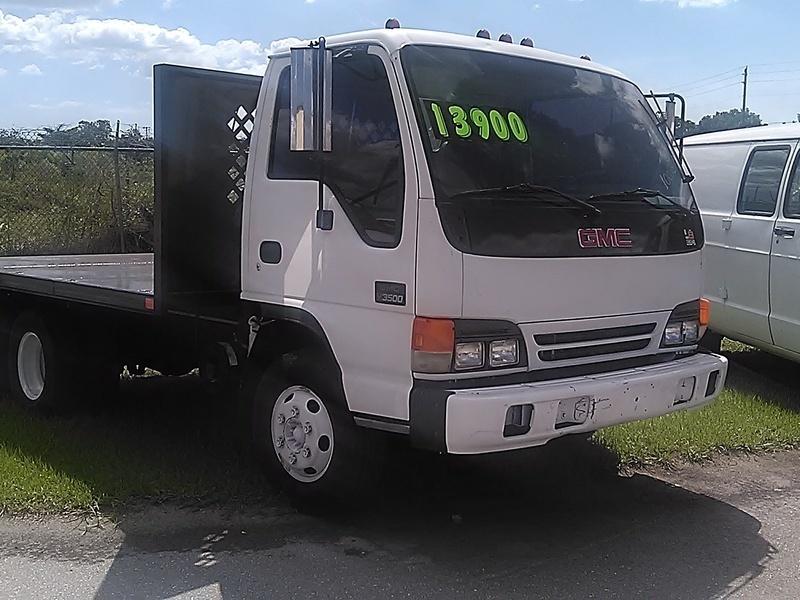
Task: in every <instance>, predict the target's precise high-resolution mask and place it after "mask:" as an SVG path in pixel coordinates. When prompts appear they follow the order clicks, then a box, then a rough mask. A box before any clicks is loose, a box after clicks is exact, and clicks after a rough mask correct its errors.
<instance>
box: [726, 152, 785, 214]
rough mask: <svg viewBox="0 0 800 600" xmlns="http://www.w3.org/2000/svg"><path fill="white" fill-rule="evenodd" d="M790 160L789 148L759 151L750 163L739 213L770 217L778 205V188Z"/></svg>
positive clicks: (745, 175)
mask: <svg viewBox="0 0 800 600" xmlns="http://www.w3.org/2000/svg"><path fill="white" fill-rule="evenodd" d="M788 159H789V147H788V146H781V147H777V148H776V147H772V148H758V149H756V150H755V151H754V152H753V153H752V154H751V155H750V160H749V161H748V162H747V168H746V169H745V174H744V179H743V180H742V187H741V190H740V191H739V201H738V202H737V204H736V212H738V213H739V214H742V215H762V216H770V215H772V214H774V213H775V205H776V204H777V203H778V188H780V185H781V178H782V177H783V170H784V169H785V168H786V161H787V160H788Z"/></svg>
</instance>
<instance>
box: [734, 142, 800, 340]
mask: <svg viewBox="0 0 800 600" xmlns="http://www.w3.org/2000/svg"><path fill="white" fill-rule="evenodd" d="M792 147H793V146H791V145H789V144H781V143H779V144H769V145H754V146H753V149H752V151H751V152H750V156H749V158H748V160H747V165H746V166H745V170H744V174H743V176H742V182H741V185H740V186H739V195H738V198H737V201H736V210H735V211H734V212H733V214H732V215H731V226H730V231H731V235H730V246H731V253H730V254H729V256H728V261H727V263H726V265H725V285H726V288H727V289H726V292H727V301H726V304H727V307H728V311H729V316H730V317H731V318H730V320H729V324H730V325H731V326H732V329H733V331H734V333H738V334H740V335H741V336H742V337H744V338H749V339H751V340H753V341H760V342H766V343H767V344H771V343H772V335H771V333H770V326H769V314H770V306H769V300H770V299H769V284H770V280H769V267H770V264H769V263H770V252H771V250H772V239H773V235H774V233H773V229H774V228H775V212H776V206H777V203H778V192H779V190H780V187H781V181H782V179H783V173H784V170H785V169H786V163H787V162H788V159H789V154H790V152H791V150H792Z"/></svg>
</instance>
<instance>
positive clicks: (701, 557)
mask: <svg viewBox="0 0 800 600" xmlns="http://www.w3.org/2000/svg"><path fill="white" fill-rule="evenodd" d="M148 385H150V384H148ZM150 402H153V400H148V401H147V402H146V403H145V404H144V405H142V404H139V405H137V406H136V409H135V412H136V414H137V417H136V418H137V419H141V418H144V417H143V416H142V415H146V414H148V412H149V411H148V409H147V405H149V403H150ZM158 412H159V411H153V412H150V414H151V417H150V418H152V419H153V420H154V421H156V420H158V419H160V418H161V417H159V416H157V415H158ZM194 426H196V423H195V424H194V425H192V427H194ZM611 463H613V461H612V460H611V459H610V458H609V457H608V455H606V454H605V451H603V450H602V449H600V448H598V447H592V446H588V447H587V446H585V445H584V446H581V445H580V444H572V443H569V442H564V443H563V445H562V447H558V445H557V444H553V445H549V447H545V448H542V449H535V450H531V451H524V452H518V453H514V454H512V455H495V456H484V457H474V458H459V457H437V456H435V455H430V454H424V453H416V452H413V451H410V450H407V449H403V448H401V447H394V448H393V449H392V451H391V452H390V453H389V457H388V460H387V462H386V464H385V467H384V469H385V471H384V473H383V474H382V475H383V477H380V481H381V484H380V487H379V488H378V490H377V491H375V492H374V493H371V494H367V493H365V496H364V502H363V504H361V505H360V506H359V507H358V508H357V509H354V510H350V511H345V512H338V511H337V512H331V513H328V514H322V515H319V514H318V515H316V516H311V515H308V514H301V513H299V512H297V511H296V510H295V509H294V508H293V507H292V506H291V505H290V504H289V503H288V501H287V500H286V499H285V498H284V497H282V496H280V495H276V496H273V497H271V499H269V500H266V501H264V502H263V503H261V504H259V505H257V506H253V505H248V506H244V507H242V506H238V507H235V506H227V507H223V508H219V507H218V508H214V509H200V508H193V509H177V508H169V507H156V508H147V509H144V510H139V511H133V512H131V513H130V514H128V515H125V516H123V517H122V518H121V520H120V523H119V529H120V530H121V532H122V533H123V534H124V540H123V542H122V545H121V547H120V549H119V550H118V552H117V553H116V555H115V557H114V560H113V563H112V564H111V566H110V568H109V569H108V571H107V574H106V575H105V578H104V580H103V581H102V584H101V585H100V587H99V589H98V591H97V595H96V597H97V598H113V597H127V596H129V595H130V594H131V593H132V592H133V591H135V595H136V596H137V597H141V598H169V597H173V596H176V595H178V594H186V595H187V597H199V596H202V597H206V596H203V594H208V597H222V598H244V597H248V598H254V597H258V598H273V597H274V598H282V597H287V596H289V595H292V596H294V597H324V598H337V597H355V598H387V597H395V596H403V597H413V598H454V597H458V596H467V597H478V598H490V597H501V598H529V597H540V598H551V597H552V598H568V597H596V598H614V597H621V598H627V597H648V598H710V597H717V596H718V595H724V594H726V593H728V592H731V591H733V590H735V589H737V588H739V587H741V586H744V585H746V583H747V582H748V581H750V580H751V579H752V578H754V577H756V576H758V575H759V574H760V573H761V572H762V570H763V569H764V567H765V566H766V565H767V564H768V562H769V561H770V559H771V557H772V555H773V554H774V553H775V549H774V548H773V547H772V546H771V545H770V544H769V543H768V542H767V541H766V540H765V539H764V538H763V537H761V535H760V534H759V531H760V528H761V524H760V522H759V521H758V520H757V519H755V518H753V517H752V516H750V515H748V514H747V513H745V512H743V511H741V510H739V509H738V508H736V507H735V506H733V505H731V504H728V503H726V502H724V501H720V500H718V499H715V498H711V497H708V496H705V495H701V494H697V493H694V492H691V491H688V490H686V489H682V488H679V487H676V486H673V485H671V484H670V483H668V482H665V481H662V480H660V479H658V478H656V477H654V476H650V475H646V474H636V475H634V476H632V477H620V476H618V475H617V474H616V471H615V470H614V469H613V468H612V467H611ZM377 475H378V474H376V476H377Z"/></svg>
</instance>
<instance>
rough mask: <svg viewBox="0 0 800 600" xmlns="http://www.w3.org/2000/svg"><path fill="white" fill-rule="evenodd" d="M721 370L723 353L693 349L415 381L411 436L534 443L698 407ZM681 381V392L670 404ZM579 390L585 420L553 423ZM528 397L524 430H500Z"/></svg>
mask: <svg viewBox="0 0 800 600" xmlns="http://www.w3.org/2000/svg"><path fill="white" fill-rule="evenodd" d="M727 371H728V361H727V359H725V358H724V357H722V356H718V355H715V354H695V355H693V356H690V357H687V358H682V359H677V360H673V361H670V362H666V363H661V364H657V365H651V366H645V367H637V368H633V369H626V370H624V371H613V372H609V373H598V374H594V375H585V376H581V377H574V378H569V379H558V380H553V381H542V382H535V383H522V384H518V385H507V386H498V387H482V388H472V389H446V388H430V387H422V386H421V387H419V388H415V390H414V391H413V392H412V402H411V422H410V426H411V439H412V442H413V443H414V445H416V446H418V447H424V448H428V449H432V450H439V451H443V452H449V453H451V454H480V453H485V452H497V451H502V450H515V449H519V448H527V447H530V446H538V445H542V444H545V443H547V442H548V441H549V440H551V439H554V438H557V437H560V436H563V435H567V434H572V433H581V432H591V431H594V430H596V429H600V428H602V427H608V426H610V425H617V424H619V423H626V422H628V421H637V420H641V419H649V418H652V417H657V416H659V415H665V414H668V413H671V412H675V411H678V410H683V409H690V408H698V407H700V406H703V405H705V404H708V403H710V402H711V401H713V400H714V399H715V398H716V397H717V396H718V395H719V393H720V391H721V390H722V388H723V386H724V384H725V377H726V375H727ZM715 373H716V374H715ZM691 378H694V389H693V391H692V390H690V391H689V392H688V393H687V392H686V387H685V382H686V381H687V379H689V380H691ZM682 383H683V384H684V387H683V388H682V390H681V391H682V394H683V396H682V397H681V402H679V403H677V404H676V394H678V393H679V386H680V385H681V384H682ZM578 398H581V399H585V404H584V405H585V406H586V408H587V409H586V411H585V419H586V420H585V421H583V422H581V423H579V424H568V425H564V424H563V423H561V424H560V426H559V427H557V421H558V414H559V405H560V404H561V406H562V408H563V406H565V403H566V405H568V404H569V402H570V401H571V400H574V399H578ZM562 401H563V402H562ZM526 404H530V405H532V406H533V416H532V418H531V420H530V430H529V431H527V432H526V433H523V434H520V435H504V428H505V425H506V416H507V413H508V409H509V407H511V406H516V405H526Z"/></svg>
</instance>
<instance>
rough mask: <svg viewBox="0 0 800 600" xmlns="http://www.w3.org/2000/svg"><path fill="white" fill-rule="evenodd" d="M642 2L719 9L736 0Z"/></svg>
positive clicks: (648, 0) (654, 0)
mask: <svg viewBox="0 0 800 600" xmlns="http://www.w3.org/2000/svg"><path fill="white" fill-rule="evenodd" d="M642 2H662V3H663V2H670V3H672V4H675V5H677V6H678V8H718V7H721V6H727V5H728V4H733V3H734V2H736V0H642Z"/></svg>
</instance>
